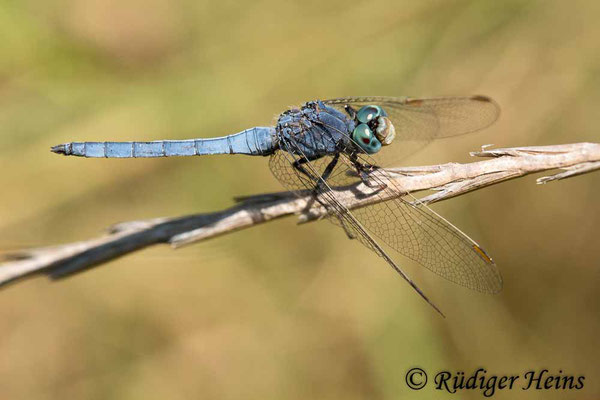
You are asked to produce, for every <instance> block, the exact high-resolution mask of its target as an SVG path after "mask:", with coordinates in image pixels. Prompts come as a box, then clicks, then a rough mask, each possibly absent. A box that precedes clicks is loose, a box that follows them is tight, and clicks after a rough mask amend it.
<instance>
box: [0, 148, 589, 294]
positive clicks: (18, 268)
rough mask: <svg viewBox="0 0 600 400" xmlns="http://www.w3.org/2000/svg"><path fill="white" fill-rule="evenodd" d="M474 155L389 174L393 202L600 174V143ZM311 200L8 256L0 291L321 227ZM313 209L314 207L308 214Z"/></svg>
mask: <svg viewBox="0 0 600 400" xmlns="http://www.w3.org/2000/svg"><path fill="white" fill-rule="evenodd" d="M471 155H472V156H476V157H486V158H490V159H489V160H484V161H478V162H473V163H468V164H458V163H448V164H441V165H431V166H424V167H408V168H390V169H386V170H385V173H384V174H382V178H381V179H388V180H389V179H392V180H393V181H394V183H393V185H394V186H395V187H398V188H400V190H401V192H400V193H396V192H394V193H390V194H389V197H387V198H386V199H389V198H391V196H396V197H398V196H402V195H403V194H406V193H412V194H414V193H416V192H419V191H423V190H434V191H436V193H434V194H432V195H429V196H426V197H424V198H422V199H420V200H419V202H423V203H433V202H438V201H442V200H446V199H449V198H452V197H455V196H459V195H462V194H464V193H468V192H470V191H473V190H477V189H481V188H483V187H486V186H491V185H494V184H496V183H500V182H503V181H506V180H509V179H514V178H517V177H521V176H524V175H528V174H532V173H536V172H542V171H549V170H554V169H561V170H563V171H564V172H561V173H558V174H555V175H551V176H545V177H542V178H539V179H538V180H537V183H538V184H544V183H547V182H551V181H554V180H559V179H565V178H570V177H573V176H576V175H581V174H584V173H588V172H592V171H595V170H598V169H600V144H597V143H574V144H565V145H555V146H532V147H514V148H504V149H489V148H488V147H485V146H484V147H483V148H482V149H481V151H477V152H473V153H471ZM365 190H366V191H368V190H369V189H368V188H367V187H366V186H365V185H364V184H362V183H359V184H357V185H354V186H352V187H346V188H338V189H336V192H337V193H336V194H337V196H338V198H340V199H341V200H342V201H343V203H344V205H345V206H346V207H348V209H353V208H357V207H361V206H364V205H366V204H368V202H369V201H371V202H372V201H373V200H371V199H369V197H368V196H367V197H365V196H359V197H357V196H356V192H357V191H362V192H364V191H365ZM376 197H379V196H376ZM311 200H312V199H311V195H310V193H308V192H306V193H304V194H302V196H301V197H297V196H295V195H294V194H292V193H290V192H281V193H272V194H261V195H256V196H251V197H247V198H245V199H243V200H242V201H241V202H239V203H238V204H236V205H235V206H233V207H231V208H229V209H226V210H223V211H218V212H214V213H208V214H196V215H187V216H183V217H177V218H158V219H152V220H144V221H132V222H124V223H121V224H118V225H115V226H113V227H111V228H110V229H109V231H108V232H107V233H106V234H105V235H104V236H101V237H98V238H94V239H90V240H86V241H81V242H76V243H69V244H64V245H59V246H53V247H45V248H36V249H29V250H24V251H22V252H18V253H13V254H9V255H8V256H7V260H6V261H5V262H4V263H2V264H0V286H2V285H6V284H8V283H10V282H14V281H17V280H19V279H21V278H24V277H28V276H31V275H34V274H46V275H48V276H50V277H51V278H53V279H57V278H62V277H66V276H69V275H72V274H74V273H78V272H81V271H84V270H86V269H88V268H91V267H93V266H97V265H100V264H103V263H105V262H108V261H110V260H113V259H115V258H118V257H121V256H123V255H126V254H129V253H132V252H134V251H138V250H140V249H143V248H145V247H147V246H152V245H155V244H159V243H165V244H170V245H171V246H173V247H175V248H176V247H180V246H183V245H187V244H190V243H195V242H198V241H201V240H206V239H209V238H213V237H216V236H219V235H223V234H226V233H231V232H234V231H237V230H240V229H245V228H249V227H252V226H255V225H258V224H261V223H264V222H269V221H271V220H274V219H277V218H281V217H285V216H289V215H293V214H295V215H299V219H300V222H301V223H305V222H309V221H314V220H316V219H319V218H321V217H323V216H324V214H325V210H324V209H323V208H322V207H320V206H318V204H319V203H318V202H314V201H311ZM379 201H381V200H379ZM308 204H310V205H312V206H313V207H312V208H310V209H307V205H308ZM315 204H316V205H317V206H316V207H315V206H314V205H315Z"/></svg>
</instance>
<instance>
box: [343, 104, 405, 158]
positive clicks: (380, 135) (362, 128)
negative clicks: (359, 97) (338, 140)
mask: <svg viewBox="0 0 600 400" xmlns="http://www.w3.org/2000/svg"><path fill="white" fill-rule="evenodd" d="M356 124H357V125H356V128H355V129H354V132H353V133H352V139H354V141H355V142H356V144H358V145H359V146H360V147H361V148H362V149H363V150H365V151H366V152H367V153H368V154H374V153H377V152H378V151H379V150H380V149H381V146H387V145H389V144H391V143H392V141H393V140H394V138H395V137H396V130H395V129H394V125H393V124H392V121H391V120H390V119H389V118H388V114H387V113H386V112H385V110H384V109H383V108H381V107H379V106H377V105H368V106H363V107H362V108H361V109H360V110H358V112H357V113H356Z"/></svg>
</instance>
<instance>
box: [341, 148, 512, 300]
mask: <svg viewBox="0 0 600 400" xmlns="http://www.w3.org/2000/svg"><path fill="white" fill-rule="evenodd" d="M359 159H360V160H361V162H362V163H366V164H373V163H374V160H373V159H372V158H371V157H368V156H366V155H361V156H359ZM368 179H369V181H370V182H372V184H375V185H381V186H385V189H384V190H382V191H380V192H378V193H376V194H373V197H372V199H373V200H374V201H373V203H374V204H372V205H370V206H368V207H363V208H358V209H354V210H352V213H354V215H355V216H356V218H357V219H358V220H359V221H360V222H361V223H362V224H363V226H365V228H366V229H367V230H368V231H369V232H371V233H372V234H373V235H374V236H376V237H378V238H380V239H381V240H382V241H383V242H384V243H386V244H387V245H389V246H390V247H392V248H393V249H395V250H396V251H398V252H399V253H401V254H403V255H404V256H406V257H408V258H410V259H411V260H414V261H416V262H418V263H419V264H421V265H423V266H424V267H425V268H427V269H429V270H431V271H433V272H435V273H436V274H438V275H440V276H442V277H443V278H445V279H447V280H449V281H451V282H454V283H457V284H459V285H462V286H465V287H467V288H469V289H473V290H476V291H479V292H484V293H497V292H498V291H500V289H502V278H501V276H500V272H499V271H498V268H497V267H496V264H495V263H494V261H493V260H492V258H491V257H490V256H489V255H488V254H487V253H486V252H485V250H483V248H482V247H481V246H479V245H478V244H477V243H476V242H475V241H474V240H472V239H471V238H469V237H468V236H467V235H466V234H464V233H463V232H462V231H460V230H459V229H458V228H456V227H455V226H454V225H452V224H451V223H450V222H449V221H447V220H446V219H444V218H443V217H441V216H440V215H439V214H437V213H436V212H435V211H433V210H431V209H430V208H429V207H427V206H426V205H424V204H419V203H418V200H416V199H415V198H414V197H413V196H412V195H410V194H409V195H407V196H405V198H408V199H409V201H406V200H405V198H398V197H397V196H398V193H401V192H402V191H401V189H400V188H399V187H398V186H397V184H396V183H395V182H394V180H393V179H392V177H391V176H390V174H389V173H387V172H386V171H385V170H384V169H378V170H376V171H374V172H373V173H371V174H369V177H368ZM389 197H396V198H394V199H392V200H387V201H384V200H385V199H388V198H389ZM413 200H416V201H413Z"/></svg>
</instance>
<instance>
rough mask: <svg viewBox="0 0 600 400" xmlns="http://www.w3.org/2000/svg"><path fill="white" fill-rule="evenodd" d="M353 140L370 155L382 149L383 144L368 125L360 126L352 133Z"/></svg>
mask: <svg viewBox="0 0 600 400" xmlns="http://www.w3.org/2000/svg"><path fill="white" fill-rule="evenodd" d="M352 139H353V140H354V142H355V143H356V144H357V145H359V146H360V148H361V149H363V150H364V151H366V152H367V153H368V154H375V153H377V152H378V151H379V150H380V149H381V143H380V142H379V140H377V138H376V137H375V135H373V131H371V128H369V126H368V125H367V124H359V125H358V126H357V127H356V128H354V132H352Z"/></svg>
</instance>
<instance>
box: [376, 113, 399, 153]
mask: <svg viewBox="0 0 600 400" xmlns="http://www.w3.org/2000/svg"><path fill="white" fill-rule="evenodd" d="M375 136H376V137H377V139H378V140H379V141H380V142H381V145H382V146H387V145H388V144H392V141H393V140H394V138H395V137H396V130H395V129H394V124H392V121H390V119H389V118H388V117H378V118H377V128H375Z"/></svg>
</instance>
